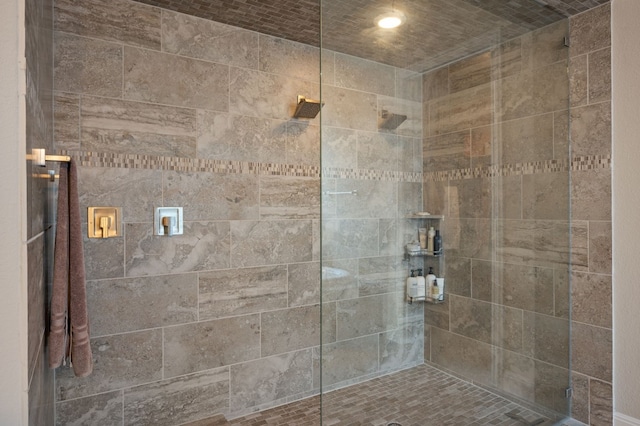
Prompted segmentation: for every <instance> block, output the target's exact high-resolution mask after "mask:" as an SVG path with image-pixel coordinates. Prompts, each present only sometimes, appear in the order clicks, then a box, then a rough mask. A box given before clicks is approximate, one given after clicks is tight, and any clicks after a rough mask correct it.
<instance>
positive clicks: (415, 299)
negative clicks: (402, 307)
mask: <svg viewBox="0 0 640 426" xmlns="http://www.w3.org/2000/svg"><path fill="white" fill-rule="evenodd" d="M407 301H408V302H409V303H413V302H425V303H430V304H432V305H439V304H440V303H444V299H443V300H433V299H429V298H427V297H424V296H422V297H411V296H407Z"/></svg>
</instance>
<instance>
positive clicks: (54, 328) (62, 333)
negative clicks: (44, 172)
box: [49, 160, 93, 377]
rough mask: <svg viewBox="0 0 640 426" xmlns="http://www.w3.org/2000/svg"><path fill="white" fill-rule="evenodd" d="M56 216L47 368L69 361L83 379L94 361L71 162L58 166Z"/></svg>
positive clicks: (80, 224) (74, 167) (74, 175)
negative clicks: (67, 359)
mask: <svg viewBox="0 0 640 426" xmlns="http://www.w3.org/2000/svg"><path fill="white" fill-rule="evenodd" d="M57 212H58V213H57V228H56V241H55V253H54V260H53V294H52V296H51V323H50V331H49V367H50V368H57V367H59V366H60V365H62V364H63V363H64V362H65V360H66V358H67V357H69V358H70V359H71V363H72V365H73V372H74V373H75V375H76V376H78V377H84V376H88V375H89V374H91V371H92V370H93V358H92V355H91V344H90V342H89V315H88V312H87V290H86V282H85V271H84V255H83V251H82V221H81V219H80V204H79V201H78V172H77V169H76V165H75V162H74V161H73V160H71V161H70V162H69V163H68V164H64V163H63V164H62V165H61V166H60V180H59V182H58V211H57Z"/></svg>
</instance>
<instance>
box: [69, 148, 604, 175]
mask: <svg viewBox="0 0 640 426" xmlns="http://www.w3.org/2000/svg"><path fill="white" fill-rule="evenodd" d="M59 154H60V155H68V156H71V157H73V158H74V159H75V160H76V161H77V162H78V164H79V165H80V166H91V167H111V168H132V169H154V170H173V171H182V172H209V173H229V174H235V173H240V174H256V175H265V176H295V177H316V178H317V177H320V175H321V173H322V177H323V178H328V179H356V180H380V181H390V182H436V181H446V180H464V179H478V178H491V177H499V176H518V175H531V174H541V173H556V172H568V171H569V170H571V171H584V170H595V169H610V168H611V155H589V156H580V157H574V158H573V159H572V160H571V161H569V160H548V161H534V162H529V163H516V164H505V165H495V166H489V167H476V168H468V169H455V170H446V171H437V172H423V173H421V172H399V171H385V170H369V169H346V168H332V167H324V168H322V169H321V168H320V167H317V166H305V165H293V164H277V163H259V162H247V161H230V160H209V159H199V158H181V157H165V156H154V155H142V154H118V153H109V152H92V151H60V152H59Z"/></svg>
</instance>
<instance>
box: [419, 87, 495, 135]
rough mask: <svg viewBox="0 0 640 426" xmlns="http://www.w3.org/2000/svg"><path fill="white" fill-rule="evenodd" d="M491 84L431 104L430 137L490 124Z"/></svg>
mask: <svg viewBox="0 0 640 426" xmlns="http://www.w3.org/2000/svg"><path fill="white" fill-rule="evenodd" d="M491 120H492V106H491V84H484V85H481V86H476V87H473V88H471V89H467V90H463V91H460V92H457V93H455V94H452V95H450V96H448V97H446V98H440V99H436V100H435V101H433V102H431V103H429V136H436V135H442V134H445V133H451V132H455V131H461V130H463V129H468V128H470V127H478V126H484V125H487V124H490V123H491Z"/></svg>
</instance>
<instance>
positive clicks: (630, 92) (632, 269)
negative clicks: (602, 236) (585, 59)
mask: <svg viewBox="0 0 640 426" xmlns="http://www.w3.org/2000/svg"><path fill="white" fill-rule="evenodd" d="M611 12H612V16H611V25H612V34H611V36H612V73H613V76H612V82H613V113H614V114H613V162H614V165H615V167H614V170H613V221H614V226H613V241H614V245H613V253H614V257H613V258H614V263H613V268H614V271H615V275H614V291H613V304H614V307H615V309H614V315H613V321H614V330H615V334H614V364H613V365H614V367H613V371H614V380H613V385H614V395H615V399H614V412H615V424H616V425H621V426H630V425H638V424H640V406H639V404H638V395H640V338H639V335H638V329H639V328H638V327H639V325H638V315H637V310H638V305H639V304H640V290H639V288H638V285H637V277H638V276H639V275H640V270H639V266H638V262H637V260H636V259H637V255H636V254H637V253H638V250H639V249H640V247H639V245H638V235H640V228H639V225H638V217H637V212H638V211H639V209H640V197H638V161H640V147H639V146H638V134H639V132H640V123H639V121H638V111H639V110H640V101H639V99H640V74H639V72H638V70H639V69H640V56H639V55H638V49H637V43H638V40H640V28H639V27H638V20H639V19H640V4H639V3H638V2H637V1H634V0H614V1H613V2H612V3H611Z"/></svg>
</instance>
